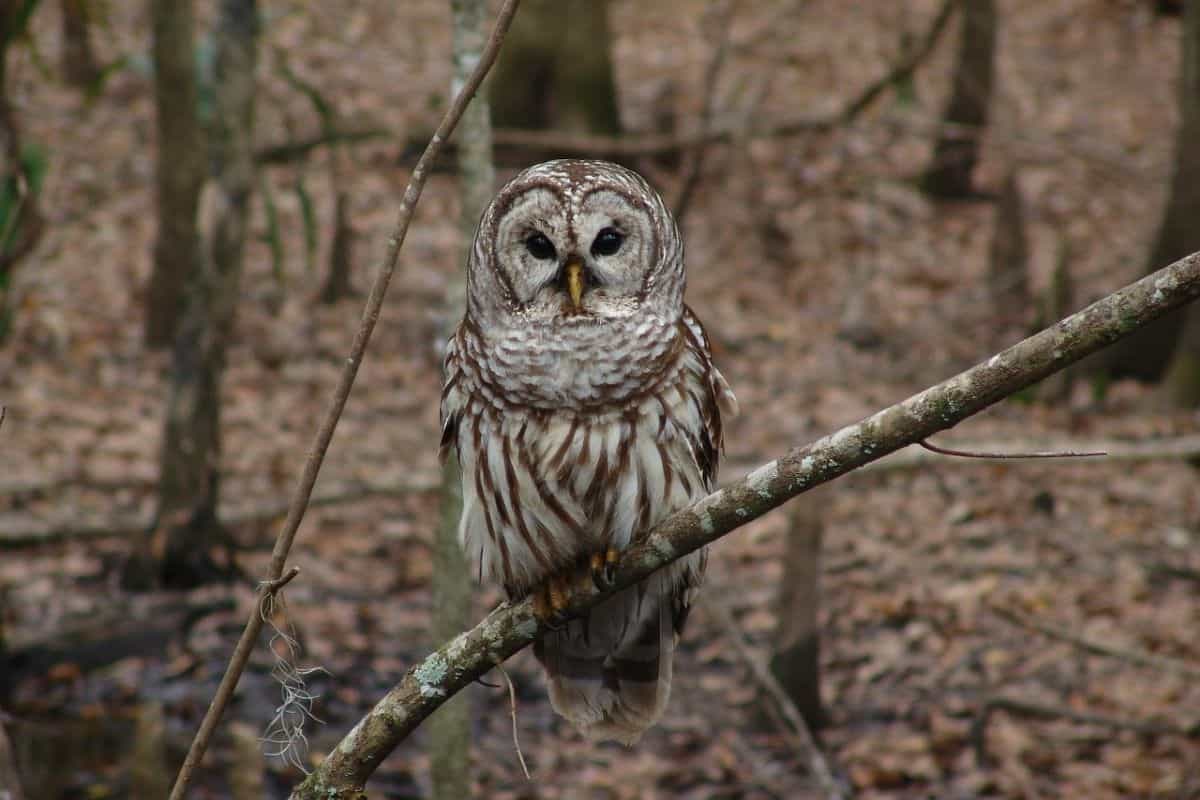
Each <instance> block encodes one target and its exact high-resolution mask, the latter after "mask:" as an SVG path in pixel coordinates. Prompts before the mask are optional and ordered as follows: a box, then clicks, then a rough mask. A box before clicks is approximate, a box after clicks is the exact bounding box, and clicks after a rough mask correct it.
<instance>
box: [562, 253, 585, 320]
mask: <svg viewBox="0 0 1200 800" xmlns="http://www.w3.org/2000/svg"><path fill="white" fill-rule="evenodd" d="M563 269H564V271H565V274H566V279H567V294H569V295H570V296H571V306H572V307H573V308H574V310H575V311H582V310H583V262H581V261H580V260H578V259H574V258H573V259H571V260H570V261H568V262H567V263H566V266H564V267H563Z"/></svg>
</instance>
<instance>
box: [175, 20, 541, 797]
mask: <svg viewBox="0 0 1200 800" xmlns="http://www.w3.org/2000/svg"><path fill="white" fill-rule="evenodd" d="M519 2H520V0H505V3H504V5H503V6H502V7H501V9H500V13H499V14H498V15H497V17H496V25H495V27H494V28H493V29H492V35H491V36H490V37H489V38H488V42H487V45H486V46H485V47H484V49H483V52H482V53H480V56H479V63H478V64H477V65H476V66H475V70H474V72H472V73H471V77H470V78H469V79H468V80H467V81H466V83H465V84H463V87H462V90H461V91H459V93H458V94H457V95H456V96H455V98H454V101H453V102H452V103H451V104H450V107H449V108H448V109H446V114H445V116H444V117H442V122H441V124H440V125H438V128H437V131H435V132H434V134H433V138H431V139H430V140H429V145H428V146H427V147H426V148H425V152H424V153H423V154H422V155H421V159H420V160H419V161H418V162H417V165H416V166H415V167H414V168H413V172H412V177H411V178H410V179H409V182H408V188H407V189H405V190H404V199H403V200H402V201H401V203H400V211H399V212H398V214H397V219H396V229H395V232H394V233H393V234H392V236H391V238H390V239H389V240H388V249H387V255H386V256H385V257H384V260H383V263H382V264H381V265H380V267H379V271H378V273H377V274H376V276H375V282H374V284H372V286H371V293H370V295H369V296H368V297H367V303H366V307H365V308H364V309H363V316H362V322H361V323H360V324H359V328H358V333H356V334H355V336H354V343H353V344H352V345H351V347H350V355H349V356H348V357H347V358H346V362H345V365H344V366H343V368H342V374H341V377H340V379H339V380H338V385H337V388H336V389H335V390H334V393H333V396H332V397H331V398H330V400H329V406H328V407H327V409H326V411H325V416H324V417H323V419H322V422H321V426H320V428H319V429H318V430H317V433H316V436H315V437H314V439H313V443H312V446H311V447H310V449H309V455H308V459H307V460H306V461H305V463H304V470H303V472H302V473H301V475H300V480H299V482H298V483H297V485H296V491H295V494H294V495H293V497H292V503H291V506H290V507H289V508H288V515H287V519H286V520H285V521H284V523H283V527H282V528H281V529H280V531H279V537H278V538H277V539H276V540H275V548H274V550H273V551H272V553H271V564H270V567H269V569H268V573H267V577H266V579H265V581H266V582H265V583H263V584H261V585H260V587H261V588H260V589H259V592H258V595H259V597H258V602H256V603H255V604H254V609H253V610H252V611H251V612H250V618H249V620H247V622H246V628H245V630H243V631H242V636H241V638H240V639H239V640H238V643H237V646H236V647H235V648H234V651H233V655H232V656H231V657H230V659H229V666H228V667H227V668H226V671H225V675H224V676H223V677H222V678H221V684H220V685H219V686H218V687H217V692H216V694H215V695H214V696H213V700H212V703H211V704H210V705H209V707H208V710H207V711H206V712H205V714H204V719H203V720H202V721H201V723H200V729H199V730H198V731H197V732H196V738H195V739H193V740H192V745H191V747H190V748H189V749H188V754H187V757H186V758H184V760H183V766H182V767H181V768H180V770H179V776H178V778H177V779H176V781H175V785H174V786H173V787H172V789H171V796H170V800H182V798H183V795H184V793H185V792H186V791H187V784H188V779H189V777H190V775H191V773H192V771H193V770H194V769H195V768H196V765H197V764H199V763H200V759H201V757H203V755H204V751H205V749H206V748H207V746H208V741H209V739H211V738H212V734H213V731H214V730H215V729H216V727H217V722H218V721H219V720H220V718H221V713H222V712H223V711H224V710H225V706H226V705H227V704H228V703H229V700H230V698H231V697H233V690H234V688H236V687H237V683H238V679H239V678H241V675H242V671H243V670H244V669H245V668H246V663H247V662H248V661H249V660H250V652H251V651H252V650H253V649H254V644H255V642H257V641H258V634H259V631H261V630H262V626H263V619H262V614H261V613H260V606H261V604H262V602H263V601H264V600H266V599H267V597H269V596H270V593H271V591H272V590H271V588H270V587H271V585H272V583H273V582H274V581H277V580H279V579H280V578H281V577H282V576H283V567H284V564H285V563H286V561H287V557H288V553H289V552H290V551H291V549H292V542H294V541H295V540H296V531H297V530H298V529H299V527H300V521H301V520H302V519H303V518H304V512H305V511H306V510H307V509H308V500H309V497H310V496H311V495H312V491H313V486H314V485H316V482H317V475H318V474H319V473H320V471H321V464H322V462H323V461H324V460H325V451H326V450H328V449H329V443H330V442H331V441H332V440H333V432H334V430H335V429H336V428H337V423H338V420H339V419H340V418H341V416H342V409H343V408H345V406H346V399H347V398H348V397H349V396H350V389H351V387H353V385H354V379H355V377H356V376H357V375H358V367H359V365H360V364H361V363H362V359H363V354H364V353H365V352H366V349H367V342H369V341H370V339H371V333H372V332H373V331H374V330H375V323H376V322H377V321H378V320H379V312H380V309H381V308H382V307H383V297H384V295H385V294H386V293H387V288H388V284H389V283H390V282H391V279H392V273H393V272H394V271H395V269H396V263H397V262H398V261H399V258H400V248H401V247H402V246H403V245H404V238H405V236H406V235H407V234H408V226H409V224H410V223H411V222H412V216H413V211H414V210H415V209H416V205H417V201H418V200H420V198H421V192H422V190H423V189H424V188H425V181H426V179H427V178H428V176H429V170H430V167H431V166H432V165H433V162H434V160H435V159H436V158H437V156H438V153H439V151H440V150H441V148H442V144H443V143H444V142H445V141H446V139H448V138H449V137H450V134H451V133H452V132H453V131H454V127H455V126H456V125H457V124H458V121H459V119H460V118H462V115H463V111H465V110H466V107H467V104H468V103H469V102H470V101H471V98H472V97H473V96H474V95H475V92H476V91H477V90H478V89H479V86H480V84H482V83H483V79H484V77H485V76H486V75H487V73H488V70H490V69H491V67H492V64H493V63H494V62H495V60H496V55H497V53H499V51H500V43H501V42H502V41H503V40H504V34H505V33H506V32H507V31H508V26H509V24H510V23H511V22H512V18H513V15H514V14H516V13H517V5H518V4H519Z"/></svg>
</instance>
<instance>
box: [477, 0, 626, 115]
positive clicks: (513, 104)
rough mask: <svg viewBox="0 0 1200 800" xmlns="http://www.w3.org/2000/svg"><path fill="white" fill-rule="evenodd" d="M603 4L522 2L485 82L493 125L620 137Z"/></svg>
mask: <svg viewBox="0 0 1200 800" xmlns="http://www.w3.org/2000/svg"><path fill="white" fill-rule="evenodd" d="M611 38H612V37H611V35H610V34H609V28H608V0H526V2H524V3H522V4H521V13H520V14H518V15H517V17H516V19H515V20H514V21H513V25H512V28H511V30H510V31H509V34H508V39H507V40H506V41H505V43H504V49H503V50H502V51H501V53H500V60H499V61H498V62H497V63H496V68H495V70H493V73H492V77H491V79H490V80H489V81H488V93H489V95H488V96H489V98H490V100H491V105H492V112H493V113H492V116H493V119H494V121H495V124H496V125H497V126H498V127H502V128H557V129H560V130H566V131H574V132H578V133H584V132H588V133H605V134H615V133H620V131H621V123H620V116H619V114H618V111H617V90H616V81H615V79H614V77H613V65H612V55H611Z"/></svg>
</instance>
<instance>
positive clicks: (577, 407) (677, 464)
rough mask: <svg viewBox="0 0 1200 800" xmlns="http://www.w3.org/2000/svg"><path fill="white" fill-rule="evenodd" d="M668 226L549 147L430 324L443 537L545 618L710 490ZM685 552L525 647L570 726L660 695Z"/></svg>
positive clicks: (635, 186) (654, 207)
mask: <svg viewBox="0 0 1200 800" xmlns="http://www.w3.org/2000/svg"><path fill="white" fill-rule="evenodd" d="M683 291H684V273H683V244H682V242H681V241H680V237H679V230H678V228H677V227H676V226H675V222H674V220H673V219H672V217H671V214H670V212H669V211H668V210H667V208H666V206H665V205H664V203H663V201H662V198H661V197H659V195H658V194H657V193H656V192H655V191H654V190H653V189H651V188H650V186H649V185H648V184H647V183H646V182H645V181H644V180H643V179H642V178H641V177H640V176H639V175H637V174H636V173H634V172H631V171H630V170H628V169H625V168H623V167H620V166H617V165H616V164H610V163H606V162H603V161H573V160H570V161H568V160H563V161H549V162H546V163H544V164H538V165H536V166H533V167H530V168H529V169H526V170H525V171H524V172H522V173H520V174H519V175H517V176H516V177H515V178H514V179H513V180H512V181H510V182H509V183H508V184H507V185H505V186H504V187H503V188H502V189H501V190H500V191H499V193H498V194H497V195H496V197H495V198H494V199H493V200H492V202H491V204H490V205H489V206H488V208H487V210H486V211H485V212H484V214H483V217H482V219H481V221H480V223H479V229H478V231H477V232H476V235H475V242H474V246H473V247H472V250H471V253H470V256H469V260H468V265H467V310H466V315H465V317H464V319H463V320H462V322H461V324H460V325H459V326H458V329H457V330H456V332H455V333H454V336H453V337H452V338H451V340H450V342H449V346H448V348H447V352H446V361H445V372H446V375H445V386H444V389H443V391H442V406H441V416H442V446H443V449H446V448H449V447H453V448H454V449H455V451H456V452H457V454H458V460H459V464H460V467H461V470H462V488H463V509H462V520H461V522H460V526H459V538H460V540H461V542H462V545H463V547H464V548H465V549H466V551H467V553H468V555H469V556H470V557H472V559H475V560H477V563H478V570H479V574H480V577H481V578H486V579H490V580H493V581H496V582H498V583H500V584H501V585H502V586H503V587H504V589H505V590H506V591H507V593H508V595H509V597H510V598H513V599H517V598H521V597H524V596H526V595H528V594H530V593H533V594H534V603H535V609H536V610H537V612H538V614H539V615H541V616H542V617H543V618H544V619H547V620H549V621H552V622H562V620H561V617H560V616H559V612H561V611H562V610H563V608H564V606H565V603H566V598H567V594H568V592H569V586H570V583H571V581H573V580H575V579H582V580H587V578H588V576H589V573H590V577H591V578H592V579H593V580H595V581H597V583H598V584H600V585H602V586H603V585H604V582H606V581H608V580H610V579H611V576H612V566H613V564H614V563H615V562H616V561H617V559H618V553H619V552H620V551H621V550H623V549H624V548H627V547H629V545H630V544H631V543H632V542H636V541H637V540H638V538H639V537H641V536H643V535H644V534H645V533H646V532H648V531H649V530H650V529H651V528H653V527H654V525H656V524H657V523H658V522H659V521H660V520H662V519H663V518H665V517H666V516H668V515H669V514H671V513H672V512H674V511H677V510H679V509H680V508H683V507H685V506H687V505H690V504H691V503H692V502H694V501H696V500H697V499H699V498H700V497H703V496H704V495H705V494H707V493H708V492H709V491H711V490H712V487H713V484H714V481H715V480H716V475H717V460H718V457H719V455H720V450H721V414H722V413H723V412H724V413H729V414H732V413H736V409H737V405H736V401H735V400H734V397H733V393H732V392H731V391H730V390H729V386H728V384H727V383H726V382H725V379H724V378H723V377H722V376H721V373H720V372H718V371H717V369H716V367H714V366H713V363H712V357H711V354H710V352H709V344H708V339H707V337H706V335H705V333H704V329H703V327H701V325H700V321H699V320H698V319H696V317H695V315H694V314H693V313H692V311H691V310H690V309H689V308H688V307H687V306H685V305H684V303H683ZM705 558H706V556H705V553H704V552H703V551H701V552H697V553H693V554H691V555H690V556H688V557H687V558H684V559H682V560H680V561H678V562H676V563H675V564H673V565H672V566H670V567H669V568H666V569H664V570H661V571H659V572H658V573H655V574H654V575H652V576H650V577H649V578H647V579H645V580H643V581H642V582H641V583H639V584H637V585H635V586H632V587H629V588H626V589H624V590H621V591H619V592H617V593H615V594H613V595H612V596H610V597H608V598H606V599H605V600H604V601H602V602H601V603H599V604H598V605H596V606H595V607H593V608H592V609H591V610H590V611H589V612H588V613H587V614H586V615H585V616H583V617H582V618H576V619H570V620H567V621H565V622H564V623H562V624H560V625H556V626H553V625H552V626H551V629H550V631H549V632H547V633H546V634H545V635H544V636H543V637H542V638H541V639H540V641H538V642H537V644H536V645H535V647H534V652H535V654H536V656H537V658H538V660H539V661H540V662H541V664H542V665H543V667H544V668H545V671H546V675H547V680H548V683H549V687H550V700H551V703H552V704H553V706H554V708H555V710H556V711H558V713H560V714H561V715H563V716H564V717H566V718H567V719H568V720H570V721H571V722H572V723H573V724H574V725H575V726H576V727H577V728H579V729H580V730H581V731H582V732H583V733H584V734H585V735H587V736H589V737H591V738H595V739H615V740H618V741H621V742H624V743H626V744H632V743H633V742H635V741H636V740H637V739H638V738H639V737H640V736H641V734H642V732H643V731H644V730H645V729H646V728H648V727H649V726H650V725H652V724H653V723H654V722H655V721H656V720H657V719H658V718H659V717H660V716H661V714H662V712H663V708H664V707H665V705H666V702H667V696H668V694H669V692H670V686H671V666H672V660H673V655H674V649H675V644H676V641H677V640H678V635H679V632H680V630H681V629H682V627H683V624H684V620H685V619H686V618H687V613H688V606H689V601H690V595H691V593H692V591H693V590H694V589H695V587H696V586H698V585H699V583H700V580H701V578H702V576H703V573H704V567H705Z"/></svg>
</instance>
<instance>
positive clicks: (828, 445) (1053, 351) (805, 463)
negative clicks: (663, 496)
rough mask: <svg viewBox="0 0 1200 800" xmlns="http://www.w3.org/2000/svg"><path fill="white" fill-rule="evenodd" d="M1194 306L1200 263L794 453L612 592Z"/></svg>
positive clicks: (475, 671) (443, 685) (340, 757)
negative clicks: (1178, 310)
mask: <svg viewBox="0 0 1200 800" xmlns="http://www.w3.org/2000/svg"><path fill="white" fill-rule="evenodd" d="M1197 297H1200V253H1195V254H1193V255H1190V256H1188V257H1187V258H1184V259H1181V260H1180V261H1177V262H1175V263H1174V264H1172V265H1171V266H1169V267H1166V268H1164V269H1161V270H1159V271H1158V272H1155V273H1153V274H1152V275H1148V276H1147V277H1145V278H1143V279H1142V280H1140V281H1138V282H1137V283H1133V284H1130V285H1129V286H1126V287H1125V288H1124V289H1121V290H1120V291H1117V292H1115V293H1113V294H1111V295H1109V296H1108V297H1105V298H1103V299H1101V300H1098V301H1096V302H1095V303H1093V304H1092V305H1090V306H1088V307H1087V308H1085V309H1084V310H1082V311H1080V312H1078V313H1077V314H1073V315H1071V316H1070V317H1067V318H1066V319H1064V320H1062V321H1061V322H1058V323H1057V324H1055V325H1053V326H1051V327H1049V328H1046V329H1045V330H1043V331H1041V332H1040V333H1037V334H1035V335H1033V336H1031V337H1029V338H1028V339H1025V340H1024V341H1022V342H1019V343H1018V344H1016V345H1013V346H1012V347H1010V348H1008V349H1007V350H1004V351H1003V352H1001V353H998V354H997V355H995V356H992V357H991V358H990V359H988V360H987V361H984V362H982V363H980V364H977V365H976V366H974V367H972V368H971V369H968V370H966V371H965V372H961V373H959V374H958V375H956V376H954V377H953V378H950V379H949V380H946V381H943V382H942V383H940V384H938V385H936V386H933V387H931V388H929V389H926V390H925V391H923V392H920V393H918V394H915V395H913V396H912V397H910V398H908V399H907V400H904V401H903V402H901V403H897V404H896V405H894V406H891V407H890V408H886V409H884V410H883V411H880V412H878V413H876V414H875V415H873V416H871V417H868V418H867V419H864V420H862V421H861V422H858V423H856V424H854V425H849V426H847V427H845V428H843V429H841V430H840V431H838V432H836V433H834V434H831V435H829V436H826V437H824V438H823V439H819V440H817V441H816V442H813V443H812V444H809V445H805V446H803V447H797V448H794V449H793V450H791V451H790V452H788V453H787V454H785V455H784V456H782V457H780V458H778V459H776V460H775V461H772V462H770V463H768V464H765V465H763V466H761V467H759V468H758V469H756V470H754V471H753V472H751V473H750V474H749V475H747V476H746V477H744V478H742V479H741V480H739V481H737V482H735V483H733V484H732V485H730V486H727V487H725V488H724V489H720V490H718V491H716V492H714V493H712V494H710V495H709V496H708V497H706V498H704V499H703V500H701V501H699V502H698V503H696V504H695V505H693V506H691V507H690V508H687V509H684V510H683V511H680V512H678V513H676V514H673V515H672V516H670V517H668V518H667V519H666V520H665V521H664V522H662V523H661V524H660V525H658V526H657V527H656V528H655V529H654V530H653V531H651V532H650V533H649V534H648V535H647V536H646V537H645V538H644V539H643V540H642V541H641V542H640V543H639V544H637V545H635V546H633V547H631V548H630V549H629V550H627V551H625V553H624V554H623V557H622V559H621V563H620V564H619V566H618V570H617V577H616V580H615V582H614V583H615V585H614V586H613V589H612V590H613V591H616V590H618V589H621V588H624V587H626V586H629V585H631V584H633V583H636V582H637V581H639V580H641V579H643V578H645V577H646V576H647V575H649V574H651V573H652V572H654V571H655V570H657V569H660V568H661V567H663V566H665V565H667V564H669V563H670V562H672V561H674V560H675V559H677V558H680V557H682V556H684V555H686V554H687V553H690V552H692V551H694V550H696V549H698V548H700V547H703V546H704V545H706V544H709V543H711V542H713V541H715V540H716V539H718V538H720V537H721V536H724V535H725V534H726V533H729V532H730V531H732V530H734V529H735V528H739V527H741V526H742V525H745V524H746V523H747V522H749V521H750V520H753V519H756V518H758V517H760V516H762V515H763V514H765V513H767V512H768V511H770V510H771V509H773V508H775V507H777V506H779V505H781V504H783V503H784V502H785V501H787V500H789V499H791V498H792V497H795V496H796V495H798V494H801V493H802V492H805V491H807V490H809V489H811V488H813V487H814V486H817V485H819V484H822V483H825V482H827V481H830V480H833V479H834V478H837V477H839V476H841V475H844V474H846V473H847V472H850V471H852V470H854V469H856V468H858V467H861V466H862V465H864V464H866V463H868V462H871V461H874V460H876V459H878V458H881V457H882V456H885V455H887V454H888V453H891V452H893V451H895V450H899V449H900V448H902V447H906V446H908V445H910V444H914V443H916V442H919V441H921V440H922V439H925V438H927V437H929V436H932V435H933V434H935V433H937V432H938V431H943V430H946V429H948V428H951V427H953V426H955V425H957V424H958V423H959V422H962V421H963V420H964V419H966V418H967V417H969V416H971V415H972V414H975V413H978V412H979V411H982V410H983V409H985V408H987V407H988V406H990V405H992V404H993V403H995V402H997V401H999V400H1002V399H1003V398H1005V397H1007V396H1009V395H1011V394H1013V393H1014V392H1017V391H1019V390H1021V389H1023V388H1025V387H1026V386H1029V385H1031V384H1033V383H1036V382H1037V381H1039V380H1041V379H1042V378H1045V377H1046V376H1047V375H1050V374H1052V373H1054V372H1056V371H1058V370H1060V369H1062V368H1063V367H1066V366H1067V365H1068V364H1071V363H1073V362H1075V361H1078V360H1079V359H1081V358H1083V357H1084V356H1086V355H1088V354H1090V353H1093V352H1095V351H1097V350H1099V349H1100V348H1102V347H1104V346H1105V345H1108V344H1111V343H1113V342H1115V341H1116V340H1117V339H1120V338H1121V337H1123V336H1126V335H1128V334H1129V333H1131V332H1132V331H1134V330H1136V329H1137V328H1140V327H1142V326H1143V325H1146V324H1147V323H1149V322H1151V321H1152V320H1155V319H1158V318H1159V317H1161V316H1163V315H1164V314H1166V313H1167V312H1169V311H1171V310H1173V309H1175V308H1178V307H1180V306H1182V305H1184V304H1186V303H1188V302H1191V301H1192V300H1195V299H1196V298H1197ZM605 596H607V593H601V592H599V591H598V590H596V589H595V588H594V587H591V586H584V585H582V584H579V585H578V586H577V588H576V592H575V594H574V596H573V597H572V598H571V603H570V610H571V612H572V613H575V614H578V613H580V612H582V611H583V610H584V609H586V608H588V607H590V606H592V605H595V604H596V603H597V602H598V601H599V600H601V599H602V598H603V597H605ZM542 630H543V626H542V624H541V623H540V622H539V621H538V619H537V617H535V616H534V614H533V608H532V604H531V602H530V601H529V600H528V599H526V600H524V601H522V602H519V603H515V604H507V603H506V604H503V605H501V606H500V607H499V608H497V609H496V610H495V611H493V612H492V613H491V614H489V615H488V616H487V617H486V618H485V619H484V620H483V621H482V622H480V623H479V624H478V625H476V626H475V628H474V629H472V630H470V631H467V632H465V633H462V634H459V635H458V636H457V637H455V638H454V639H452V640H451V641H450V642H448V643H447V644H445V645H443V646H442V647H441V648H439V649H438V650H437V651H436V652H434V653H431V654H430V655H428V656H426V657H425V659H423V660H422V661H421V662H420V663H418V664H417V665H416V666H414V667H413V668H412V669H410V670H409V671H408V672H407V673H406V674H405V675H404V677H403V678H402V679H401V680H400V682H399V683H398V684H396V685H395V686H394V687H392V689H391V690H390V691H389V692H388V693H387V694H386V695H384V697H383V699H381V700H380V701H379V702H378V703H377V704H376V705H375V708H373V709H372V710H371V711H370V712H368V714H367V715H366V716H365V717H363V718H362V719H361V720H359V722H358V724H357V725H355V726H354V729H353V730H351V731H350V733H348V734H346V737H345V738H344V739H343V740H342V742H341V743H340V744H339V745H338V746H337V747H336V748H335V749H334V751H333V752H332V753H330V754H329V757H328V758H326V759H325V761H323V762H322V763H321V765H320V767H318V768H317V769H316V770H315V771H314V772H313V773H312V775H310V776H309V777H308V779H307V780H305V781H304V783H303V784H301V785H300V786H298V787H297V788H296V789H295V790H294V791H293V793H292V798H293V800H316V799H317V798H322V799H323V800H339V798H351V797H358V796H359V793H360V792H361V791H362V787H363V785H364V784H365V783H366V780H367V777H368V776H370V775H371V773H372V772H374V771H375V769H376V768H377V767H378V766H379V764H380V762H382V761H383V759H384V757H385V756H387V754H388V753H390V752H391V751H392V749H393V748H395V747H396V745H397V744H399V743H400V742H401V741H403V740H404V738H405V737H406V736H408V735H409V734H410V733H412V731H413V730H415V729H416V727H417V726H418V725H419V724H420V723H421V721H422V720H424V719H425V718H426V717H427V716H429V714H431V713H432V712H433V711H434V710H435V709H436V708H438V706H440V705H441V704H442V703H444V702H445V701H446V699H447V698H449V697H450V696H452V695H454V694H455V693H457V692H459V691H460V690H462V688H463V687H465V686H467V685H468V684H470V683H471V682H473V681H474V680H475V679H476V678H479V677H480V676H482V675H483V674H484V673H485V672H487V671H488V670H489V669H491V668H492V666H493V665H495V664H499V663H502V662H503V661H504V660H505V659H507V658H508V657H509V656H511V655H512V654H513V653H515V652H517V651H518V650H520V649H521V648H523V647H525V646H526V645H528V644H529V643H531V642H532V641H533V640H534V639H535V638H536V637H537V636H538V635H539V634H540V633H541V632H542Z"/></svg>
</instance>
